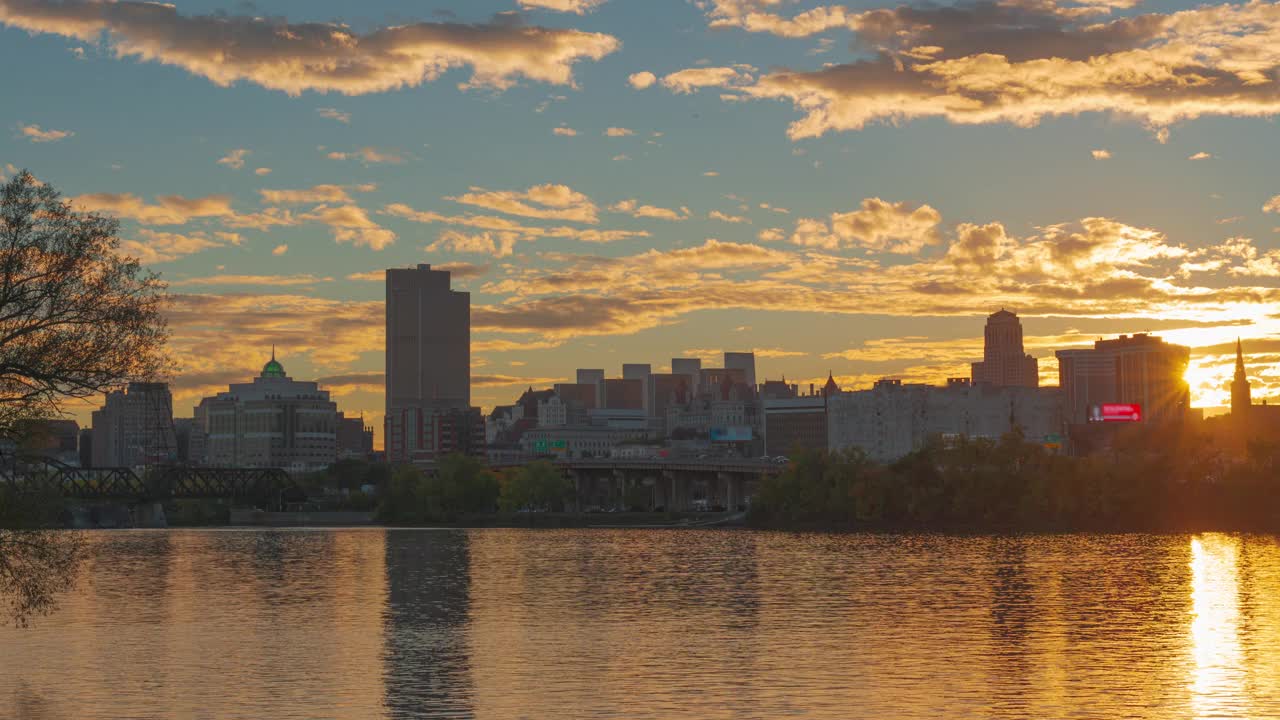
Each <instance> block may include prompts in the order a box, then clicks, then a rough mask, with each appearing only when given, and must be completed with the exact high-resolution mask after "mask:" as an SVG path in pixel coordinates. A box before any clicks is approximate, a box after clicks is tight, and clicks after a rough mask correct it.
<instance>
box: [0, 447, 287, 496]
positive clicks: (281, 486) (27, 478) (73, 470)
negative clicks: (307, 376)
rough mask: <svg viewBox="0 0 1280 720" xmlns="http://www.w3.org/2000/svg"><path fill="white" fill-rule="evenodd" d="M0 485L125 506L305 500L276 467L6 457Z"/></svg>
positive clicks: (1, 464) (2, 461)
mask: <svg viewBox="0 0 1280 720" xmlns="http://www.w3.org/2000/svg"><path fill="white" fill-rule="evenodd" d="M0 483H5V484H8V485H10V486H11V487H13V488H15V489H17V490H18V491H19V492H24V491H25V492H38V491H49V490H52V491H54V492H57V493H58V494H60V495H62V496H63V497H66V498H73V499H76V500H102V501H118V502H127V503H143V502H164V501H167V500H179V499H187V498H196V499H219V500H232V501H237V502H242V503H246V504H252V505H255V506H257V507H261V508H263V509H276V508H283V507H284V506H286V505H287V504H289V503H294V502H303V501H305V500H306V499H307V497H306V493H304V492H303V491H302V489H301V488H299V487H298V485H297V483H295V482H294V481H293V479H292V478H290V477H289V474H288V473H286V472H285V471H284V470H281V469H279V468H208V467H186V466H181V465H154V466H149V467H146V468H145V469H143V470H142V471H141V472H138V471H136V470H135V469H134V468H128V467H112V468H81V467H74V466H71V465H66V464H64V463H61V462H58V461H57V460H54V459H52V458H47V457H35V456H32V457H28V456H5V457H3V458H0Z"/></svg>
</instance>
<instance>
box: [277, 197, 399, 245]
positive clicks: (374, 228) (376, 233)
mask: <svg viewBox="0 0 1280 720" xmlns="http://www.w3.org/2000/svg"><path fill="white" fill-rule="evenodd" d="M298 217H299V219H300V220H310V221H313V222H319V223H324V224H325V225H328V226H329V229H330V231H331V232H332V233H333V239H334V240H335V241H337V242H340V243H352V244H354V245H357V246H362V247H368V248H372V249H373V250H383V249H385V248H386V247H388V246H389V245H391V244H392V243H394V242H395V241H396V234H395V233H394V232H392V231H391V230H388V229H386V228H384V227H382V226H381V225H379V224H377V223H375V222H374V221H373V220H371V219H369V215H368V213H366V212H365V211H364V209H363V208H360V207H359V206H356V205H334V206H329V205H320V206H319V207H316V208H315V209H314V210H311V211H310V212H308V213H306V214H303V215H299V216H298Z"/></svg>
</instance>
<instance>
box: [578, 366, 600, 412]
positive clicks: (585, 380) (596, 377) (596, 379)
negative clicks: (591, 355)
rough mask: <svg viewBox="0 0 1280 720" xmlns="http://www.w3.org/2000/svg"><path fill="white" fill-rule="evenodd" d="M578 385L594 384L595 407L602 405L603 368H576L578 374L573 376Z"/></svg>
mask: <svg viewBox="0 0 1280 720" xmlns="http://www.w3.org/2000/svg"><path fill="white" fill-rule="evenodd" d="M575 379H576V380H577V381H578V382H577V384H578V385H594V386H595V388H596V405H595V406H596V407H604V370H600V369H587V370H584V369H582V368H579V369H578V376H577V378H575Z"/></svg>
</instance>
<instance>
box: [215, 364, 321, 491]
mask: <svg viewBox="0 0 1280 720" xmlns="http://www.w3.org/2000/svg"><path fill="white" fill-rule="evenodd" d="M197 437H198V438H199V441H198V442H196V438H197ZM192 455H193V457H194V458H196V459H197V460H198V461H200V462H202V464H204V465H209V466H220V467H273V468H283V469H285V470H288V471H291V472H307V471H310V470H319V469H322V468H325V467H327V466H328V465H330V464H332V463H333V462H334V461H335V460H336V459H337V455H338V406H337V404H336V403H334V402H333V401H332V400H330V399H329V392H328V391H327V390H321V389H320V386H319V385H318V384H317V383H314V382H303V381H299V380H294V379H293V378H291V377H289V375H288V374H287V373H286V372H285V370H284V366H283V365H281V364H280V361H278V360H276V353H275V348H274V347H273V348H272V349H271V359H270V360H268V361H267V364H266V365H263V366H262V373H261V374H259V375H258V377H256V378H254V379H253V382H250V383H238V384H237V383H233V384H232V385H231V386H229V387H228V388H227V390H226V391H225V392H220V393H218V394H217V395H215V396H213V397H207V398H205V399H203V400H201V401H200V404H199V405H198V406H196V409H195V431H194V432H193V447H192Z"/></svg>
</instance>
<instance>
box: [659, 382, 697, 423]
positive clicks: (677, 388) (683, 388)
mask: <svg viewBox="0 0 1280 720" xmlns="http://www.w3.org/2000/svg"><path fill="white" fill-rule="evenodd" d="M691 399H692V392H691V389H690V387H689V376H688V375H684V374H675V373H653V374H652V375H650V376H649V416H650V417H657V418H663V419H665V418H666V417H667V408H669V407H671V406H673V405H684V404H685V403H688V402H689V400H691Z"/></svg>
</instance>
